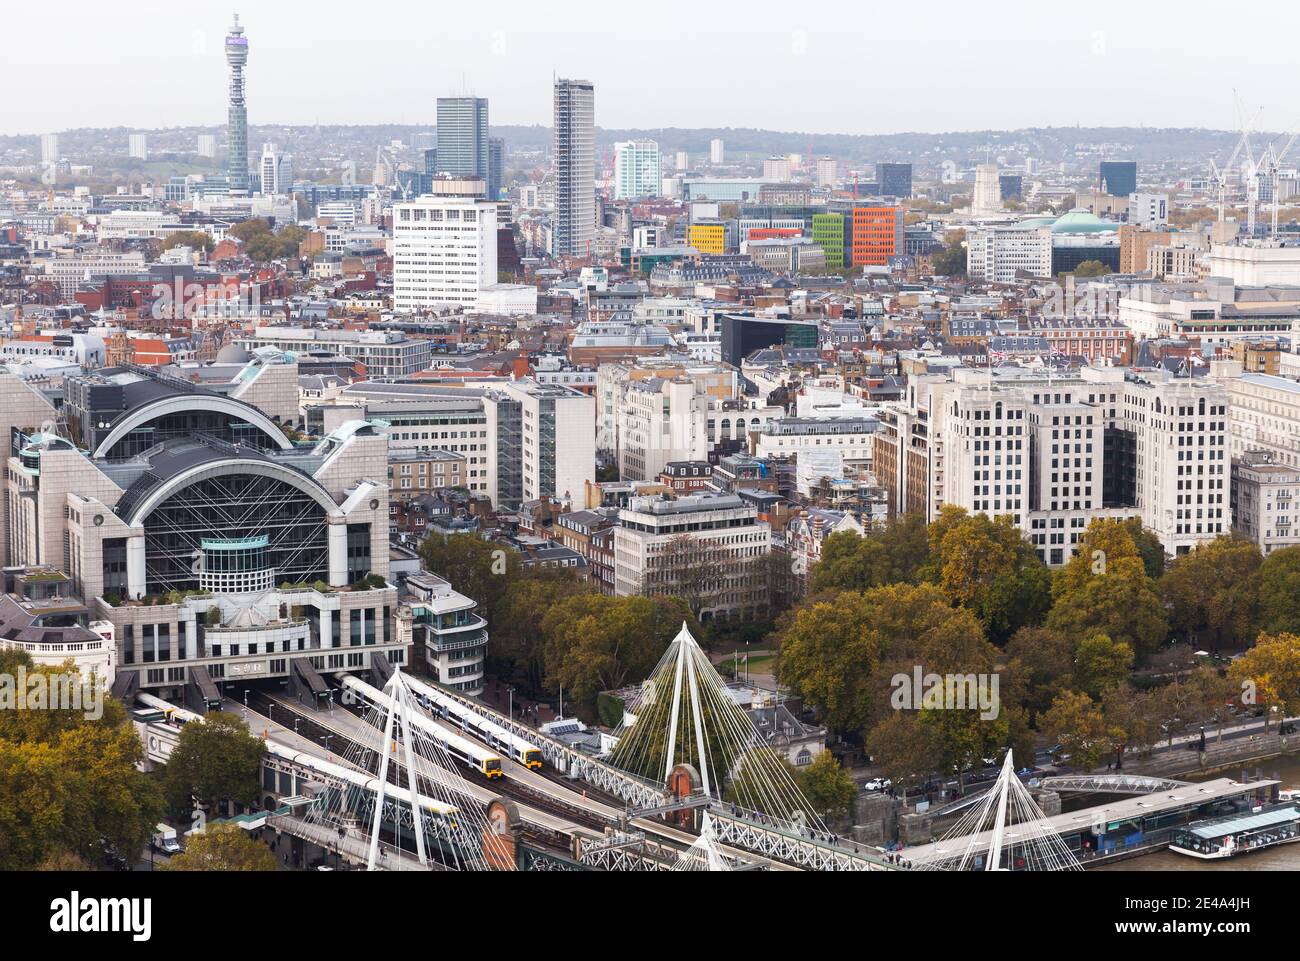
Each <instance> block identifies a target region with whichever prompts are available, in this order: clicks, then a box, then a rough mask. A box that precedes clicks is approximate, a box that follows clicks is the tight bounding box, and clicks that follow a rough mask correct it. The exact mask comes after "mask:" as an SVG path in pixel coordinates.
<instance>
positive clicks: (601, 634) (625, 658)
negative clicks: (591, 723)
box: [542, 594, 698, 709]
mask: <svg viewBox="0 0 1300 961" xmlns="http://www.w3.org/2000/svg"><path fill="white" fill-rule="evenodd" d="M683 622H686V623H687V625H688V627H690V628H691V630H692V633H698V625H697V624H695V623H694V619H693V618H692V617H691V612H690V610H689V609H688V608H687V607H686V605H685V603H683V602H682V601H681V600H679V599H677V598H674V597H641V596H633V597H605V596H603V595H599V594H576V595H574V596H572V597H568V598H565V599H564V600H562V601H559V602H558V603H556V604H554V605H553V606H552V607H551V608H550V610H548V611H547V612H546V614H545V616H544V617H543V618H542V636H543V644H544V648H543V654H542V657H543V667H544V669H545V675H546V683H547V685H548V686H549V687H555V686H557V685H561V684H562V685H563V686H564V691H565V694H566V696H567V698H569V699H571V700H572V702H573V703H574V704H580V705H583V706H584V707H586V708H588V709H592V708H593V707H594V705H595V703H596V696H597V695H598V694H599V693H600V692H601V691H609V690H615V689H617V688H620V687H623V686H625V685H627V684H630V683H639V682H641V681H642V680H644V679H645V678H646V677H648V676H649V675H650V672H651V671H652V670H653V669H654V666H655V665H656V664H657V663H658V662H659V658H660V657H661V656H663V653H664V651H665V650H667V648H668V645H669V644H670V643H671V642H672V639H673V638H674V637H676V636H677V632H678V631H679V630H681V626H682V623H683Z"/></svg>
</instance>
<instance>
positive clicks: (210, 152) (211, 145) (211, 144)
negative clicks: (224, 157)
mask: <svg viewBox="0 0 1300 961" xmlns="http://www.w3.org/2000/svg"><path fill="white" fill-rule="evenodd" d="M195 152H196V153H197V154H198V155H199V156H200V157H215V156H216V155H217V138H216V137H215V136H213V135H212V134H210V133H201V134H199V142H198V145H197V148H196V150H195Z"/></svg>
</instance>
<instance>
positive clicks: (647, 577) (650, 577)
mask: <svg viewBox="0 0 1300 961" xmlns="http://www.w3.org/2000/svg"><path fill="white" fill-rule="evenodd" d="M771 548H772V530H771V527H770V526H769V525H768V523H767V522H766V521H761V520H759V519H758V511H757V509H756V508H755V507H754V506H753V505H752V504H750V503H748V502H746V501H744V500H742V499H741V498H740V497H737V496H736V495H735V494H694V495H689V496H686V497H678V498H673V499H670V498H667V497H633V498H631V499H630V500H629V502H628V505H627V507H625V508H622V509H621V510H620V511H619V526H618V527H616V528H615V529H614V586H615V593H616V594H617V595H618V596H620V597H626V596H629V595H637V594H644V595H651V596H654V595H675V596H682V595H683V594H688V595H689V594H697V593H698V594H699V595H700V596H699V597H698V603H699V607H700V610H699V614H698V616H699V618H700V619H701V620H705V621H708V620H714V619H718V618H722V619H729V618H733V617H739V618H744V617H747V616H752V615H753V614H754V613H755V612H757V611H760V610H762V609H764V608H766V607H767V606H768V604H769V600H770V599H769V596H768V578H767V575H766V570H765V564H766V557H767V555H768V553H769V552H770V551H771ZM699 558H704V561H703V563H704V564H706V565H708V567H709V569H710V571H711V572H713V573H716V575H717V576H716V578H710V583H709V584H707V585H697V584H695V583H693V582H692V581H691V578H692V575H693V571H698V570H699V569H700V568H699V566H698V565H697V564H696V561H697V560H698V559H699ZM697 588H700V589H699V590H697Z"/></svg>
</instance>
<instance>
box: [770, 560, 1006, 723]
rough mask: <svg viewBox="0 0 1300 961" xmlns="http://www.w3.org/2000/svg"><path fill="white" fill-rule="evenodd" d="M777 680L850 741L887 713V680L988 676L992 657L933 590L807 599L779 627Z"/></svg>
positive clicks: (965, 614)
mask: <svg viewBox="0 0 1300 961" xmlns="http://www.w3.org/2000/svg"><path fill="white" fill-rule="evenodd" d="M778 639H779V643H780V649H781V657H780V660H779V661H778V662H777V673H778V677H779V679H780V681H781V683H783V684H785V685H787V686H789V687H790V688H792V689H793V690H794V691H796V692H797V693H798V694H799V695H800V696H802V697H803V699H804V702H805V703H806V704H808V705H809V706H811V707H813V708H814V709H815V710H816V711H817V712H818V715H819V717H820V718H821V720H822V721H823V723H825V724H826V725H827V726H828V727H830V728H831V729H833V730H836V731H839V732H841V733H856V732H858V731H862V730H864V729H866V728H869V727H871V726H872V725H873V724H874V723H876V722H878V721H879V719H880V718H882V717H885V716H887V715H888V714H889V713H893V711H892V710H891V708H890V703H889V702H890V695H891V690H892V688H893V683H892V678H894V677H896V676H898V675H902V676H905V677H908V678H910V677H911V676H912V675H913V672H914V669H915V668H916V667H918V666H920V667H921V668H922V671H923V673H938V674H944V673H961V674H965V673H969V672H976V673H988V672H990V671H992V668H993V663H994V661H995V659H996V655H997V650H996V649H995V648H994V647H993V646H992V645H991V644H989V642H988V641H987V640H986V639H985V637H984V631H983V629H982V628H981V627H980V624H979V621H978V620H976V619H975V617H974V615H973V614H971V612H970V611H967V610H965V609H963V608H954V607H953V606H952V605H951V604H950V603H949V602H948V599H947V598H946V597H945V596H944V594H943V592H942V591H940V590H939V589H938V588H937V587H935V586H934V585H933V584H921V585H911V584H892V585H889V586H886V587H877V588H873V589H872V590H869V591H866V592H865V593H862V594H858V593H856V592H853V591H841V592H838V593H834V594H824V595H819V596H817V597H813V598H809V600H808V601H806V602H805V603H804V604H803V605H802V606H801V607H799V608H796V609H795V610H793V611H791V612H790V614H789V615H788V616H787V617H786V618H784V619H783V621H782V626H781V629H780V631H779V632H778Z"/></svg>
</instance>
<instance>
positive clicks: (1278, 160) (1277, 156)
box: [1264, 122, 1300, 237]
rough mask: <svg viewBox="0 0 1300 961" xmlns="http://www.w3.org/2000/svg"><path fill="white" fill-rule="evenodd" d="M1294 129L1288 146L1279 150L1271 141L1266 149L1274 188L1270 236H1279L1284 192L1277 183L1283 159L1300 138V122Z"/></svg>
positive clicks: (1269, 176) (1288, 140)
mask: <svg viewBox="0 0 1300 961" xmlns="http://www.w3.org/2000/svg"><path fill="white" fill-rule="evenodd" d="M1294 130H1295V133H1293V134H1291V136H1290V137H1288V138H1287V142H1286V146H1284V147H1283V148H1282V149H1281V150H1277V149H1276V148H1275V147H1274V146H1273V144H1271V143H1270V144H1269V145H1268V149H1267V150H1266V151H1265V157H1266V159H1265V161H1264V163H1265V168H1266V169H1267V171H1268V181H1269V185H1270V186H1271V188H1272V190H1273V196H1272V198H1271V201H1272V202H1271V206H1272V208H1273V209H1272V212H1271V220H1272V224H1271V225H1270V229H1269V236H1270V237H1276V236H1277V212H1278V207H1279V205H1280V202H1281V196H1280V195H1281V193H1282V192H1281V190H1279V189H1278V183H1277V178H1278V173H1279V172H1280V171H1281V169H1282V161H1284V160H1286V157H1287V154H1289V153H1290V152H1291V148H1292V147H1294V146H1295V142H1296V140H1297V139H1300V122H1298V123H1296V124H1295V125H1294ZM1282 136H1283V137H1286V134H1282ZM1278 139H1281V138H1278Z"/></svg>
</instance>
